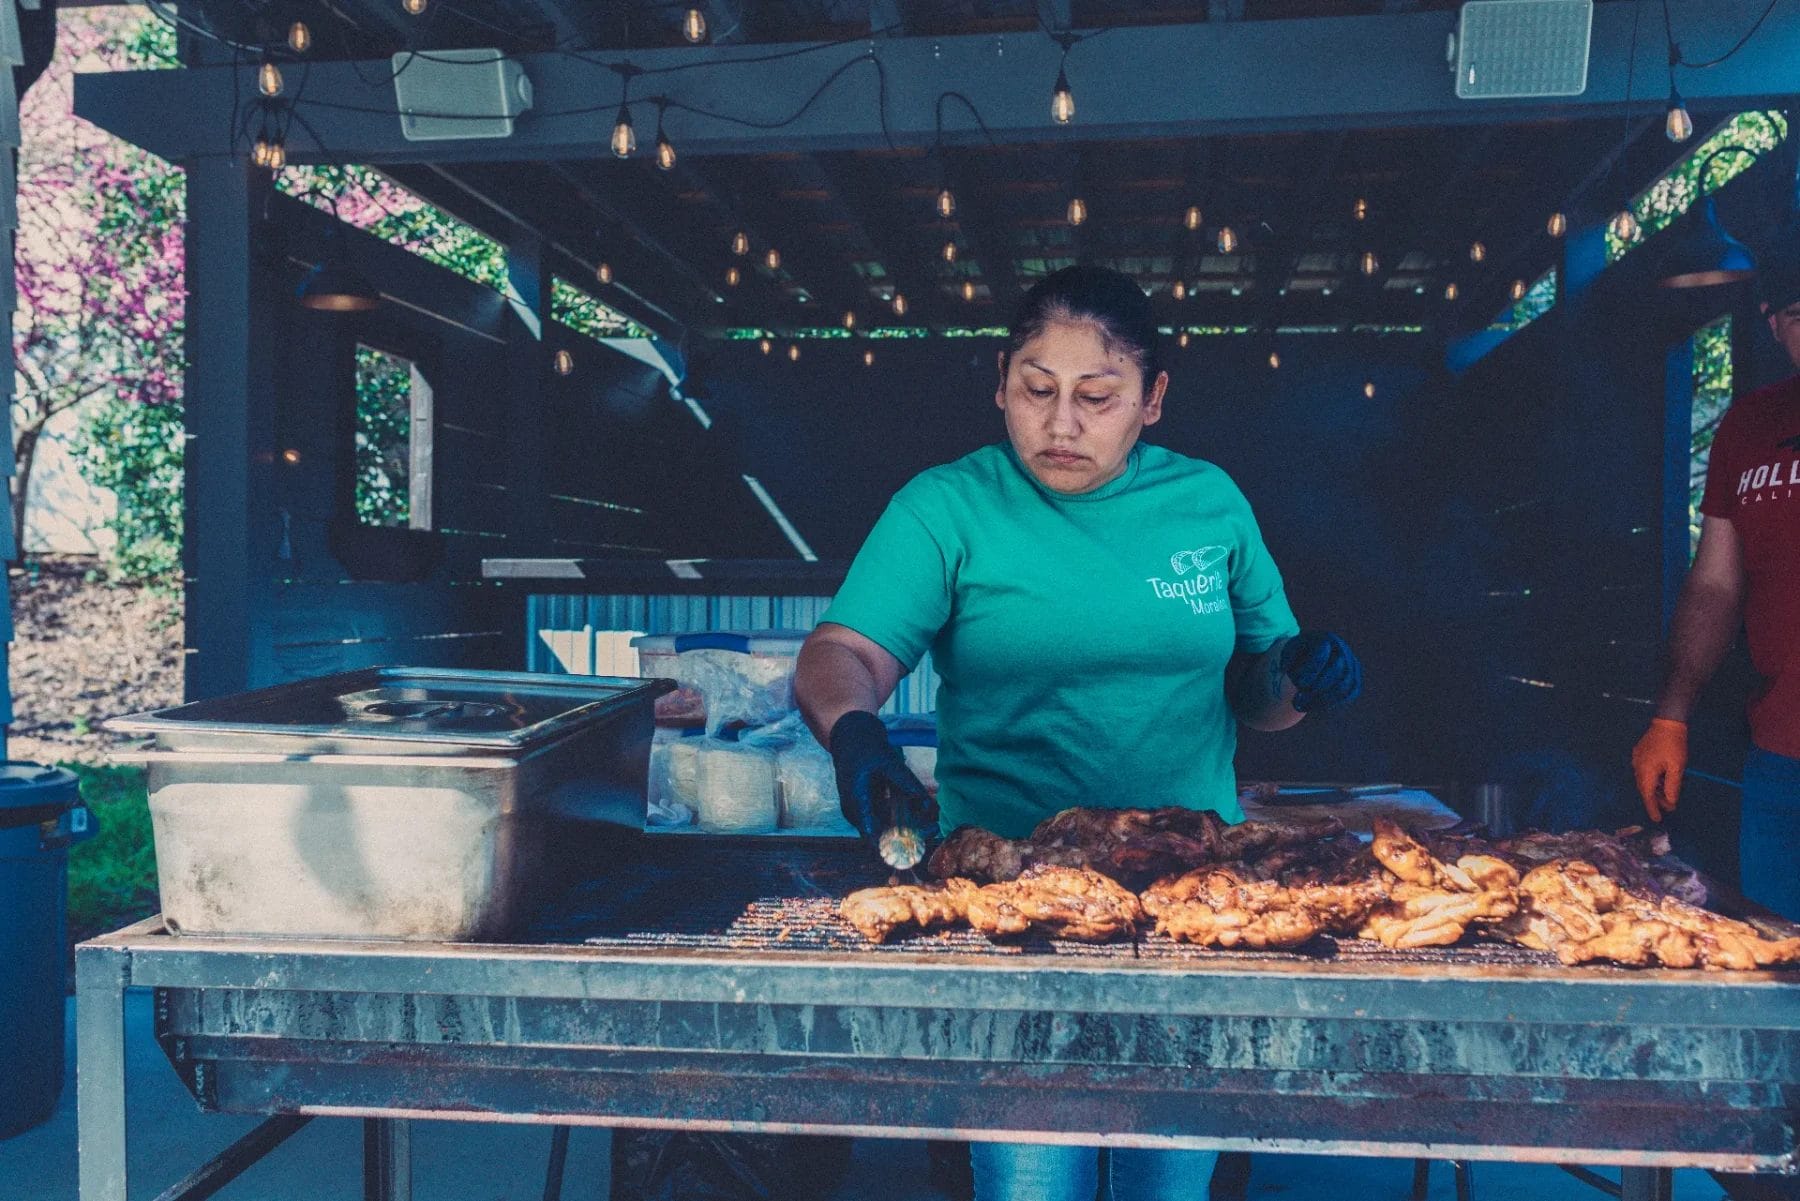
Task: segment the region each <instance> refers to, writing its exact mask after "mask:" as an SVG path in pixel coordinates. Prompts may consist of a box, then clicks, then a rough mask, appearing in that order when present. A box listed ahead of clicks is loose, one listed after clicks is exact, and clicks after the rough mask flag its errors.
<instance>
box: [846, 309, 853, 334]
mask: <svg viewBox="0 0 1800 1201" xmlns="http://www.w3.org/2000/svg"><path fill="white" fill-rule="evenodd" d="M844 328H845V329H855V328H856V310H855V309H845V310H844Z"/></svg>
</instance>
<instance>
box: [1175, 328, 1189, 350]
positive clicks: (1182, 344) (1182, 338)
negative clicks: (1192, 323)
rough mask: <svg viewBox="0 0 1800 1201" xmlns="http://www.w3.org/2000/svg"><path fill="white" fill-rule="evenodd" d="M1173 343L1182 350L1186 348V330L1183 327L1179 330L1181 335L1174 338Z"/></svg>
mask: <svg viewBox="0 0 1800 1201" xmlns="http://www.w3.org/2000/svg"><path fill="white" fill-rule="evenodd" d="M1175 344H1176V345H1177V346H1179V347H1181V349H1183V350H1186V349H1187V348H1188V332H1187V331H1186V330H1185V329H1184V330H1182V331H1181V336H1180V337H1178V338H1176V339H1175Z"/></svg>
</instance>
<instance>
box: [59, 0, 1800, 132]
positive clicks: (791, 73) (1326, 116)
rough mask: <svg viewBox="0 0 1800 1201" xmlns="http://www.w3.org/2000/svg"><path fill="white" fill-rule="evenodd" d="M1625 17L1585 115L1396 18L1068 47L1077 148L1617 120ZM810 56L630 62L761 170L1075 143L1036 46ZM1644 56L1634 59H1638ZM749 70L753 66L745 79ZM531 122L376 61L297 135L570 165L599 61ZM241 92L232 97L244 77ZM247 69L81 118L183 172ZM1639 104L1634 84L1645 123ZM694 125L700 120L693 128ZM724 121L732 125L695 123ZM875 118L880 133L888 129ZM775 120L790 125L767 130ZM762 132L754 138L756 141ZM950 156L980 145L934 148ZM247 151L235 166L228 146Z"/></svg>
mask: <svg viewBox="0 0 1800 1201" xmlns="http://www.w3.org/2000/svg"><path fill="white" fill-rule="evenodd" d="M1683 7H1684V24H1685V26H1686V28H1687V29H1688V30H1690V31H1692V30H1699V29H1704V28H1719V29H1737V28H1739V27H1740V26H1741V24H1742V4H1741V2H1740V0H1692V2H1691V3H1689V4H1686V5H1684V6H1683ZM1631 10H1632V6H1631V5H1626V4H1608V5H1601V6H1599V7H1598V8H1597V9H1596V10H1595V13H1594V25H1593V43H1592V45H1593V49H1592V53H1591V56H1590V68H1589V73H1588V88H1587V91H1586V93H1585V94H1583V95H1581V96H1574V97H1549V98H1543V99H1535V100H1510V101H1481V102H1473V101H1462V100H1458V99H1457V98H1456V96H1455V92H1454V88H1453V81H1452V77H1451V75H1450V73H1449V72H1448V71H1446V70H1445V68H1444V57H1443V48H1444V39H1445V36H1446V35H1447V34H1448V33H1449V32H1450V30H1451V29H1452V27H1453V25H1454V22H1455V14H1454V13H1451V12H1435V11H1433V12H1410V13H1409V12H1401V13H1384V14H1376V15H1371V16H1356V17H1321V18H1309V19H1305V20H1272V21H1243V22H1238V21H1229V22H1216V23H1214V22H1199V23H1194V24H1188V25H1172V26H1158V27H1150V28H1119V29H1114V30H1110V31H1109V32H1108V34H1107V36H1106V37H1105V38H1104V39H1100V40H1098V41H1095V42H1093V43H1092V44H1091V45H1088V46H1083V47H1077V48H1076V50H1075V52H1074V53H1072V54H1071V55H1070V57H1069V76H1070V80H1071V82H1072V83H1073V84H1074V87H1075V90H1076V94H1077V96H1078V98H1079V101H1080V109H1079V112H1080V121H1079V124H1078V126H1077V127H1076V128H1075V129H1074V130H1073V131H1072V132H1073V133H1074V134H1075V135H1076V136H1079V137H1080V138H1082V139H1085V140H1096V139H1119V138H1154V137H1175V136H1182V137H1188V136H1195V135H1200V134H1209V133H1254V132H1266V131H1276V130H1297V129H1355V128H1377V127H1393V126H1411V125H1440V124H1479V123H1505V122H1518V121H1526V120H1533V119H1545V118H1551V117H1557V118H1568V117H1571V116H1577V115H1585V116H1590V117H1592V116H1602V115H1608V114H1616V113H1619V112H1620V111H1622V110H1623V109H1624V108H1625V106H1626V104H1625V102H1626V95H1627V82H1628V79H1634V80H1636V81H1639V82H1640V84H1641V81H1642V80H1645V79H1653V78H1656V77H1657V76H1658V73H1659V72H1662V71H1665V70H1666V50H1665V48H1664V47H1663V45H1662V43H1661V41H1660V39H1657V38H1654V37H1638V38H1636V39H1634V38H1633V37H1632V16H1633V13H1632V11H1631ZM813 45H814V46H815V47H816V52H815V53H809V54H806V55H805V56H803V57H800V58H794V57H791V56H790V57H785V58H782V57H777V56H778V55H779V54H780V52H782V51H784V50H798V49H803V48H804V47H799V46H780V45H758V46H754V47H752V46H701V47H680V48H676V49H668V50H634V51H632V52H631V61H632V63H633V64H634V65H636V66H638V67H640V68H645V69H651V70H654V69H657V68H662V67H675V66H683V67H693V66H695V65H696V64H702V63H704V64H708V65H709V66H710V67H711V69H704V70H683V71H680V72H677V73H675V74H672V75H668V76H665V77H663V78H664V80H665V81H666V85H667V86H666V89H665V90H666V93H667V94H668V95H669V96H670V97H671V98H672V99H673V100H675V101H677V102H679V104H681V105H683V106H684V107H681V108H671V109H670V110H669V113H668V122H667V127H668V133H669V136H670V138H671V139H673V140H674V141H675V142H676V144H677V145H678V146H680V147H681V148H682V150H683V151H684V152H685V153H699V154H732V153H754V152H763V151H766V150H767V149H768V148H769V147H770V146H771V145H772V144H777V143H778V144H780V145H781V146H783V147H784V148H786V149H790V150H798V151H808V152H817V151H823V150H849V149H856V148H860V147H873V146H880V145H886V144H888V142H889V140H890V139H891V140H892V141H893V142H894V143H896V144H901V145H914V146H928V145H932V144H934V143H935V142H936V140H937V135H938V130H937V124H936V104H937V100H938V97H939V96H940V95H941V94H942V93H943V92H945V91H946V90H952V89H954V90H957V91H960V92H962V93H963V94H965V95H967V96H968V98H969V99H970V101H971V102H972V103H973V104H974V105H975V106H976V108H978V109H979V110H980V112H981V113H982V116H983V118H984V120H985V122H986V124H987V127H988V129H989V130H990V131H991V132H992V135H993V136H994V137H995V138H996V139H997V140H1001V141H1010V142H1018V141H1047V140H1051V139H1056V138H1066V137H1068V136H1069V135H1070V133H1071V130H1069V129H1068V128H1067V127H1063V126H1058V125H1056V124H1054V123H1053V122H1052V120H1051V118H1050V113H1049V106H1048V105H1047V104H1045V103H1044V97H1045V95H1046V93H1047V88H1048V84H1049V82H1050V81H1052V80H1054V78H1055V76H1056V69H1057V63H1058V60H1059V57H1060V55H1061V48H1060V47H1059V46H1058V45H1057V44H1056V43H1055V42H1054V41H1052V40H1051V39H1049V38H1047V37H1045V36H1044V35H1043V34H1042V33H1041V32H1032V33H1010V34H999V35H994V34H983V35H958V36H952V37H931V38H927V37H901V38H893V39H888V40H886V41H883V42H882V43H880V44H879V46H878V47H877V48H876V49H874V50H871V49H870V48H869V47H868V46H867V45H866V44H862V43H857V44H830V43H817V44H813ZM1634 45H1635V47H1636V55H1635V61H1634V60H1633V54H1632V49H1633V46H1634ZM871 57H874V58H878V59H879V61H880V63H881V64H882V67H883V69H884V72H885V78H886V93H887V105H886V111H885V114H884V113H883V112H882V106H880V105H879V104H878V103H877V95H878V86H877V79H876V72H875V70H874V67H873V65H872V64H871V65H868V66H861V65H851V66H849V67H848V69H847V70H846V71H845V73H844V75H843V76H842V77H840V78H839V79H838V80H837V81H836V82H835V83H834V84H833V85H832V86H831V88H830V89H828V90H827V91H826V92H825V93H824V95H823V96H822V97H821V102H817V103H813V104H811V106H810V107H806V108H804V110H803V111H802V105H803V103H804V102H805V101H806V100H807V98H808V97H810V96H812V95H813V93H814V92H815V91H816V89H818V87H819V85H820V84H821V82H822V81H823V80H824V79H825V78H826V77H827V76H828V75H829V74H830V73H831V72H832V71H834V70H836V69H838V68H840V67H844V66H845V65H846V64H851V63H852V62H853V60H857V59H870V58H871ZM740 60H741V61H740ZM520 61H521V62H522V64H523V65H524V68H525V70H526V73H527V74H528V75H529V76H530V77H531V80H532V83H533V86H534V88H535V93H536V106H535V108H534V109H533V111H532V112H531V113H529V114H528V115H526V116H525V117H524V118H522V119H521V120H520V122H519V125H518V128H517V129H516V130H515V131H514V133H513V135H512V136H511V137H509V138H500V139H492V140H456V141H444V142H409V141H407V140H406V139H405V138H404V137H402V136H401V133H400V128H399V121H398V118H397V117H396V116H393V115H390V114H393V112H394V96H393V90H392V87H391V85H387V84H384V83H383V82H382V81H383V80H385V79H386V78H388V76H389V75H390V74H391V72H387V71H372V69H371V67H370V65H369V64H355V63H342V62H339V63H317V64H314V66H313V68H312V72H311V75H310V82H309V84H308V89H307V96H306V98H305V99H304V100H303V101H301V104H302V107H303V108H304V110H305V115H306V117H307V121H308V123H309V124H310V126H311V131H316V133H317V140H316V141H315V140H314V137H313V133H312V132H311V131H309V130H308V129H306V128H301V127H300V126H299V125H298V123H296V128H295V130H294V134H293V141H292V143H291V144H290V146H289V156H290V159H292V160H293V161H296V162H301V161H339V162H341V161H352V162H368V163H380V162H404V161H418V160H422V159H430V160H437V161H452V162H454V161H471V160H496V159H501V160H504V159H512V160H518V159H542V158H578V157H585V156H598V155H604V154H605V153H606V149H605V147H606V142H607V137H608V134H609V129H608V126H607V122H606V121H605V120H603V119H599V118H597V117H596V115H595V108H594V105H595V100H594V97H595V95H596V89H597V88H599V89H601V92H602V93H609V92H610V88H611V84H612V82H613V80H614V76H613V72H612V71H611V69H610V67H608V66H607V65H605V64H598V63H595V62H593V61H591V60H590V59H586V58H577V57H573V56H569V55H561V54H533V55H525V56H522V58H521V60H520ZM234 70H235V72H236V78H235V79H234V78H233V72H234ZM253 71H254V67H253V65H246V66H243V67H240V68H232V67H226V66H218V67H202V68H187V69H184V70H179V71H139V72H118V73H106V74H83V75H80V76H77V80H76V112H77V113H78V114H79V115H80V116H82V117H84V118H86V119H87V120H90V121H93V122H94V123H95V124H98V125H100V126H102V127H103V128H106V129H108V130H110V131H112V132H114V133H116V134H118V135H119V136H121V137H124V138H126V139H127V140H129V141H131V142H133V143H135V144H137V145H139V146H142V147H143V148H145V149H147V150H150V151H152V152H154V153H156V154H159V155H161V156H163V157H164V158H168V159H171V160H177V161H192V160H194V159H197V158H205V157H209V156H218V155H225V154H229V153H231V152H232V149H233V148H232V146H231V145H230V142H229V135H228V132H227V129H228V125H229V120H228V118H229V115H230V113H231V112H232V103H233V97H234V95H235V96H237V97H239V98H241V97H242V96H244V95H250V94H254V92H253V89H254V81H253V79H252V75H253ZM1144 79H1161V80H1169V81H1195V80H1204V81H1205V86H1197V85H1196V86H1179V85H1176V86H1168V87H1143V86H1141V81H1142V80H1144ZM1681 83H1682V88H1683V92H1684V94H1685V95H1686V96H1687V98H1688V100H1689V102H1690V104H1692V105H1694V106H1696V107H1720V106H1724V105H1745V106H1748V105H1754V104H1762V103H1766V102H1776V101H1778V100H1779V98H1782V97H1784V96H1789V95H1791V94H1793V93H1796V92H1800V11H1797V10H1795V9H1793V8H1792V7H1788V6H1783V7H1779V8H1777V9H1776V10H1775V11H1774V12H1773V13H1772V14H1771V15H1770V16H1769V18H1768V20H1767V22H1766V23H1765V24H1764V26H1763V28H1762V29H1761V30H1760V31H1759V32H1758V34H1757V36H1756V37H1754V38H1752V39H1751V40H1750V41H1749V43H1748V44H1747V45H1746V46H1745V47H1744V48H1743V50H1742V51H1741V52H1740V53H1738V54H1737V55H1736V56H1734V57H1732V58H1730V59H1728V60H1726V61H1725V62H1724V63H1721V64H1720V65H1718V66H1716V67H1714V68H1712V69H1711V70H1708V71H1703V72H1702V71H1690V72H1686V73H1684V75H1683V77H1682V80H1681ZM1643 103H1644V98H1643V95H1642V88H1641V86H1640V87H1639V89H1638V92H1637V99H1636V103H1635V107H1639V108H1641V107H1642V105H1643ZM695 110H698V111H695ZM708 112H715V113H720V114H724V115H726V116H728V117H729V118H730V120H720V119H718V118H714V117H710V116H706V115H704V114H705V113H708ZM884 115H885V120H884ZM774 123H780V124H779V127H778V128H771V125H773V124H774ZM759 125H760V126H761V127H759ZM944 137H945V139H946V140H950V141H959V142H969V141H974V140H975V139H976V138H978V137H980V135H979V134H978V133H974V132H971V131H966V130H946V131H944ZM237 149H238V152H240V153H241V152H242V147H238V148H237Z"/></svg>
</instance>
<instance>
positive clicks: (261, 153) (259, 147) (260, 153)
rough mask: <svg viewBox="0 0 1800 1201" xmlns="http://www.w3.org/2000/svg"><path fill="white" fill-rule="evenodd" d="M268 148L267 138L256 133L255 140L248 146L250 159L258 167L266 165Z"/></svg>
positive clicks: (267, 163)
mask: <svg viewBox="0 0 1800 1201" xmlns="http://www.w3.org/2000/svg"><path fill="white" fill-rule="evenodd" d="M270 150H271V147H270V144H269V139H268V138H266V137H264V136H263V135H261V134H258V135H257V136H256V142H255V143H254V144H253V145H252V146H251V147H250V161H251V162H253V163H255V164H256V165H257V166H259V167H266V166H268V165H269V153H270Z"/></svg>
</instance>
